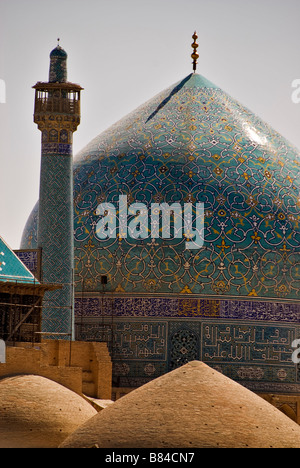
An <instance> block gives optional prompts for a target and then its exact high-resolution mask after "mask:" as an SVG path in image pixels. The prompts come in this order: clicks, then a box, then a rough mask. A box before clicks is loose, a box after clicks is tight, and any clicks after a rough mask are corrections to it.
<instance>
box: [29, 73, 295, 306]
mask: <svg viewBox="0 0 300 468" xmlns="http://www.w3.org/2000/svg"><path fill="white" fill-rule="evenodd" d="M299 176H300V157H299V152H298V150H296V149H295V148H294V147H293V146H292V145H290V144H289V143H288V142H287V141H286V140H285V139H284V138H283V137H282V136H280V135H279V134H278V133H277V132H276V131H274V130H273V129H272V128H270V126H269V125H267V124H266V123H264V122H263V121H262V120H261V119H259V118H258V117H257V116H255V115H254V114H253V113H252V112H250V111H249V110H248V109H246V108H245V107H243V106H242V105H241V104H239V103H238V102H237V101H236V100H234V99H232V98H231V97H230V96H229V95H227V94H226V93H225V92H224V91H222V90H221V89H220V88H219V87H217V86H216V85H214V84H213V83H211V82H210V81H208V80H207V79H205V78H204V77H202V76H201V75H198V74H196V73H193V74H191V75H188V76H187V77H186V78H185V79H183V80H181V81H180V82H178V83H176V84H175V85H173V86H171V87H169V88H168V89H166V90H165V91H163V92H162V93H160V94H158V95H157V96H156V97H154V98H153V99H151V100H149V101H148V102H147V103H146V104H144V105H142V106H140V107H139V108H138V109H137V110H135V111H133V112H132V113H130V114H129V115H128V116H126V117H125V118H124V119H122V120H121V121H119V122H117V123H116V124H115V125H113V126H112V127H110V128H109V129H108V130H106V131H105V132H103V133H102V134H100V135H99V136H97V137H96V138H95V139H93V140H92V142H91V143H90V144H88V145H87V146H86V147H85V148H84V149H83V150H82V151H81V152H80V153H79V154H77V156H76V158H75V161H74V184H75V187H74V216H75V221H74V236H75V282H76V289H77V291H79V290H82V288H83V285H84V288H85V290H86V291H89V290H90V291H97V290H101V277H102V276H107V280H108V286H107V288H108V289H109V290H110V291H116V290H117V291H121V292H122V293H125V294H126V293H130V294H132V293H136V294H142V293H145V292H146V293H150V294H157V295H161V294H169V295H170V294H171V295H172V294H173V295H176V294H180V293H182V292H187V293H189V294H193V295H196V296H203V297H207V298H210V297H211V298H213V297H220V296H223V297H224V296H225V297H228V298H241V297H249V296H250V297H255V298H263V299H269V298H277V299H278V300H279V299H280V298H282V299H299V295H300V281H299V280H300V278H299V275H300V273H299V245H300V233H299V215H300V198H299ZM120 196H123V197H127V207H129V206H131V205H133V206H132V208H131V209H132V213H131V217H130V214H129V213H127V214H128V223H129V224H128V233H127V237H126V238H122V233H121V232H120V219H119V209H120V205H119V200H120V198H119V197H120ZM124 199H125V198H124ZM125 200H126V199H125ZM104 203H108V204H110V206H113V207H115V210H116V211H115V213H116V219H117V221H116V222H115V228H112V229H111V235H110V236H108V237H106V238H105V235H104V233H103V230H102V231H101V229H100V228H99V225H100V224H101V213H100V211H101V210H100V211H99V205H100V206H101V207H103V206H104V205H103V204H104ZM136 203H137V204H140V206H142V207H143V206H145V207H146V209H147V210H148V218H147V212H146V216H145V215H143V213H142V212H141V211H138V207H139V205H136ZM163 203H165V204H168V206H169V207H171V208H174V209H173V212H174V213H175V212H176V209H175V208H176V207H177V209H179V210H180V209H181V216H182V217H181V218H180V222H181V221H182V224H181V228H180V227H179V228H178V229H177V231H176V235H175V227H176V226H177V225H176V222H177V221H178V219H179V218H177V221H176V222H175V221H174V220H173V219H172V217H171V223H170V225H171V230H170V234H168V232H167V231H165V234H166V235H164V232H161V231H159V234H158V235H159V238H158V236H157V231H156V233H154V231H155V228H156V229H157V221H158V219H159V218H156V220H154V221H153V216H152V212H151V211H150V207H151V204H157V205H160V206H161V204H163ZM173 204H174V205H173ZM197 204H198V207H201V206H202V207H204V231H201V232H202V238H204V243H203V246H202V244H201V242H198V243H197V242H193V241H195V239H196V238H197V236H194V238H193V237H192V238H191V239H189V238H188V234H189V233H191V231H188V229H187V228H186V227H185V228H184V227H183V226H184V222H185V218H184V220H183V213H185V214H186V211H188V209H193V212H192V213H193V218H192V219H193V223H194V224H193V226H194V231H192V232H193V234H195V232H196V230H195V226H196V224H197V219H196V206H197ZM171 205H172V206H171ZM124 206H125V205H123V207H124ZM165 206H166V205H165ZM127 207H126V208H127ZM126 208H125V211H126ZM199 209H200V208H199ZM185 210H186V211H185ZM36 213H37V207H36V208H35V210H34V211H33V213H32V215H31V220H30V222H28V224H27V226H26V229H25V230H24V234H23V239H22V248H26V247H27V248H28V247H33V246H34V238H35V232H36V227H35V221H34V219H35V218H36ZM176 213H177V212H176ZM102 214H103V213H102ZM134 214H137V215H138V216H136V217H135V218H134ZM150 214H151V219H150ZM177 214H178V213H177ZM105 219H106V220H109V216H107V217H106V218H105ZM130 219H131V224H130ZM166 219H167V218H166ZM187 219H188V214H187ZM198 219H199V223H200V216H199V217H198ZM151 223H153V224H151ZM155 223H156V225H155ZM172 223H173V225H174V226H173V225H172ZM187 223H188V222H187ZM187 225H188V224H186V225H185V226H187ZM199 225H200V224H199ZM130 226H131V230H130ZM167 230H168V229H167ZM99 232H100V234H99ZM101 232H102V233H101ZM106 232H107V231H106ZM125 235H126V233H125ZM101 236H102V237H101ZM168 236H169V237H168ZM123 237H124V236H123Z"/></svg>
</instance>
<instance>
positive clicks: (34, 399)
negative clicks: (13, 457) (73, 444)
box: [0, 375, 97, 448]
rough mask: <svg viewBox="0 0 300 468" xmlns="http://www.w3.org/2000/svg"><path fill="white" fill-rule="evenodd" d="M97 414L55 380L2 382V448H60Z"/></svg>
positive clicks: (21, 378) (35, 378) (23, 378)
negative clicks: (67, 438)
mask: <svg viewBox="0 0 300 468" xmlns="http://www.w3.org/2000/svg"><path fill="white" fill-rule="evenodd" d="M96 413H97V411H96V410H95V409H94V408H93V407H92V406H91V404H89V403H88V402H87V401H86V400H85V399H84V398H82V397H81V396H80V395H77V394H76V393H74V392H72V391H71V390H68V389H67V388H65V387H63V386H62V385H60V384H58V383H56V382H53V381H52V380H49V379H46V378H44V377H40V376H37V375H19V376H15V377H9V378H4V379H2V380H0V414H1V417H0V448H57V447H58V445H59V444H60V443H61V442H62V441H63V440H64V439H65V438H66V437H67V436H68V435H69V434H71V433H72V432H73V431H74V430H75V429H76V428H77V427H78V426H80V425H81V424H83V423H84V422H85V421H87V420H88V419H89V418H91V417H92V416H94V415H95V414H96Z"/></svg>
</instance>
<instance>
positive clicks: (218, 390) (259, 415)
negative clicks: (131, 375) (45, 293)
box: [60, 361, 300, 448]
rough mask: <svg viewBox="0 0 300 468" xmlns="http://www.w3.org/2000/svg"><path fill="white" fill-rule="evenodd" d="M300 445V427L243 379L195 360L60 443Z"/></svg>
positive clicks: (105, 445)
mask: <svg viewBox="0 0 300 468" xmlns="http://www.w3.org/2000/svg"><path fill="white" fill-rule="evenodd" d="M94 445H97V446H99V448H132V447H136V448H154V447H155V448H173V447H174V448H175V447H176V448H189V447H194V448H217V447H219V448H243V447H244V448H246V447H250V448H269V447H274V448H275V447H276V448H280V447H286V448H288V447H290V448H292V447H294V448H295V447H297V448H299V447H300V427H299V426H298V425H297V424H296V423H294V422H293V421H291V420H290V419H289V418H288V417H287V416H285V415H284V414H283V413H281V412H280V411H279V410H277V409H276V408H275V407H273V406H272V405H270V404H269V403H267V402H266V401H265V400H263V399H262V398H260V397H259V396H257V395H255V394H254V393H252V392H251V391H249V390H248V389H246V388H244V387H243V386H241V385H240V384H238V383H236V382H234V381H232V380H231V379H229V378H228V377H225V376H224V375H222V374H221V373H219V372H217V371H216V370H213V369H211V368H210V367H208V366H207V365H206V364H204V363H202V362H199V361H193V362H190V363H188V364H186V365H185V366H182V367H181V368H179V369H176V370H174V371H172V372H170V373H168V374H165V375H164V376H162V377H159V378H158V379H155V380H153V381H152V382H150V383H148V384H146V385H144V386H143V387H140V388H138V389H136V390H134V391H133V392H131V393H130V394H128V395H127V396H125V397H123V398H121V399H120V400H118V401H117V402H116V403H115V404H113V405H111V406H109V407H108V408H105V409H104V410H103V411H101V412H100V413H98V414H97V415H96V416H94V417H93V418H91V419H90V420H89V421H87V422H86V423H85V424H84V425H83V426H81V427H80V428H78V429H77V430H76V431H75V432H74V433H73V434H72V435H70V436H69V437H68V438H67V439H66V440H65V441H64V442H63V443H62V444H61V446H60V447H61V448H81V447H82V448H83V447H90V446H94Z"/></svg>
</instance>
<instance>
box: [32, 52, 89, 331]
mask: <svg viewBox="0 0 300 468" xmlns="http://www.w3.org/2000/svg"><path fill="white" fill-rule="evenodd" d="M33 88H34V89H35V109H34V122H35V123H36V124H37V125H38V129H39V130H40V131H41V132H42V151H41V175H40V197H39V221H38V247H39V248H40V249H41V255H42V282H43V283H55V284H60V285H61V289H60V290H57V291H53V292H48V293H46V294H45V298H44V304H43V314H42V332H44V333H47V334H48V333H49V335H46V336H45V338H53V337H54V338H60V339H66V338H67V339H70V337H71V339H74V286H73V269H74V266H73V265H74V234H73V231H74V225H73V154H72V140H73V132H75V131H76V130H77V126H78V125H79V123H80V91H81V90H82V89H83V88H81V86H79V85H78V84H74V83H70V82H68V81H67V54H66V52H65V51H64V50H63V49H62V48H61V47H60V45H59V43H58V45H57V47H56V48H55V49H54V50H52V52H51V54H50V70H49V82H46V83H42V82H38V83H37V84H36V85H35V86H33ZM56 334H58V335H56Z"/></svg>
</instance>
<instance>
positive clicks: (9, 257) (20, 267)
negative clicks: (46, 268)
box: [0, 237, 38, 284]
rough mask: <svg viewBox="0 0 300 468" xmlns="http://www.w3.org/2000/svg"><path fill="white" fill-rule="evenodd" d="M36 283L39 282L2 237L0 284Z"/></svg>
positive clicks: (0, 247) (0, 245)
mask: <svg viewBox="0 0 300 468" xmlns="http://www.w3.org/2000/svg"><path fill="white" fill-rule="evenodd" d="M4 281H14V282H17V283H32V284H33V283H36V284H38V281H37V280H36V278H35V277H34V276H33V274H32V273H31V272H30V271H29V270H28V269H27V268H26V266H25V265H24V264H23V263H22V262H21V260H20V259H19V258H18V257H17V256H16V254H15V253H14V252H13V251H12V250H11V249H10V248H9V247H8V245H7V244H6V243H5V242H4V240H3V239H2V237H0V282H4Z"/></svg>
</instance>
